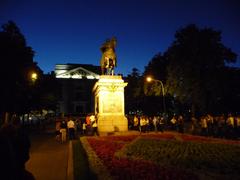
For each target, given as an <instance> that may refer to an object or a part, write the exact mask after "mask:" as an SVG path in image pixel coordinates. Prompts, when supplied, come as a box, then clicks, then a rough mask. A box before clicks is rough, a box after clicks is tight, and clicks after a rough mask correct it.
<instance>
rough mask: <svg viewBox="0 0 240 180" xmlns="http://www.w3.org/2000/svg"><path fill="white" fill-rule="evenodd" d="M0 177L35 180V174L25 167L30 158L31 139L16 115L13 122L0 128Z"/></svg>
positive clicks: (13, 179) (15, 179)
mask: <svg viewBox="0 0 240 180" xmlns="http://www.w3.org/2000/svg"><path fill="white" fill-rule="evenodd" d="M0 147H1V148H0V156H1V158H0V159H1V160H0V163H1V167H0V168H1V173H0V179H2V178H3V177H4V179H6V180H8V179H9V180H34V179H35V178H34V176H33V175H32V174H31V173H30V172H28V171H27V170H26V169H25V163H26V162H27V161H28V160H29V150H30V140H29V137H28V135H27V133H26V131H24V129H23V128H22V127H21V124H20V119H19V118H17V117H14V118H13V120H12V122H10V123H5V124H4V125H2V127H1V128H0Z"/></svg>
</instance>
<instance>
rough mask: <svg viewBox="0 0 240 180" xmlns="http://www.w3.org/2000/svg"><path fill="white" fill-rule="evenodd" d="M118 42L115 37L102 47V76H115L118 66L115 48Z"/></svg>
mask: <svg viewBox="0 0 240 180" xmlns="http://www.w3.org/2000/svg"><path fill="white" fill-rule="evenodd" d="M116 44H117V40H116V38H115V37H113V38H111V39H107V40H106V41H105V42H104V43H103V44H102V46H101V48H100V50H101V52H102V58H101V61H100V64H101V71H102V75H112V76H113V75H114V68H115V67H116V66H117V57H116V54H115V47H116Z"/></svg>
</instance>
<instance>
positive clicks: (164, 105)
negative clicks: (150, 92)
mask: <svg viewBox="0 0 240 180" xmlns="http://www.w3.org/2000/svg"><path fill="white" fill-rule="evenodd" d="M146 80H147V82H149V83H150V82H152V81H156V82H159V83H160V85H161V88H162V96H163V111H164V113H165V112H166V103H165V92H164V86H163V83H162V81H161V80H158V79H153V78H152V77H150V76H148V77H147V78H146Z"/></svg>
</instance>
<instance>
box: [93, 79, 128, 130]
mask: <svg viewBox="0 0 240 180" xmlns="http://www.w3.org/2000/svg"><path fill="white" fill-rule="evenodd" d="M125 86H127V83H124V81H123V79H122V77H121V76H108V75H102V76H100V79H99V80H98V82H96V84H95V86H94V88H93V93H94V100H95V103H94V104H95V108H94V109H95V114H96V117H97V120H98V131H99V132H100V133H101V132H103V133H104V132H106V133H111V132H118V131H127V130H128V122H127V118H126V117H125V112H124V87H125Z"/></svg>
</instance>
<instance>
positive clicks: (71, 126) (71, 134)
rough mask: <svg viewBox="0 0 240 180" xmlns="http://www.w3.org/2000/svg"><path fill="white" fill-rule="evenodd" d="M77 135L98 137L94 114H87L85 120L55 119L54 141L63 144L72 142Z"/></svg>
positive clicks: (72, 118)
mask: <svg viewBox="0 0 240 180" xmlns="http://www.w3.org/2000/svg"><path fill="white" fill-rule="evenodd" d="M77 135H99V134H98V130H97V119H96V117H95V115H94V114H92V113H91V114H88V115H87V116H86V118H85V119H80V118H74V117H67V118H64V117H60V118H57V119H56V140H57V141H59V142H61V143H64V142H66V141H67V139H69V140H73V139H75V138H76V136H77Z"/></svg>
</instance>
